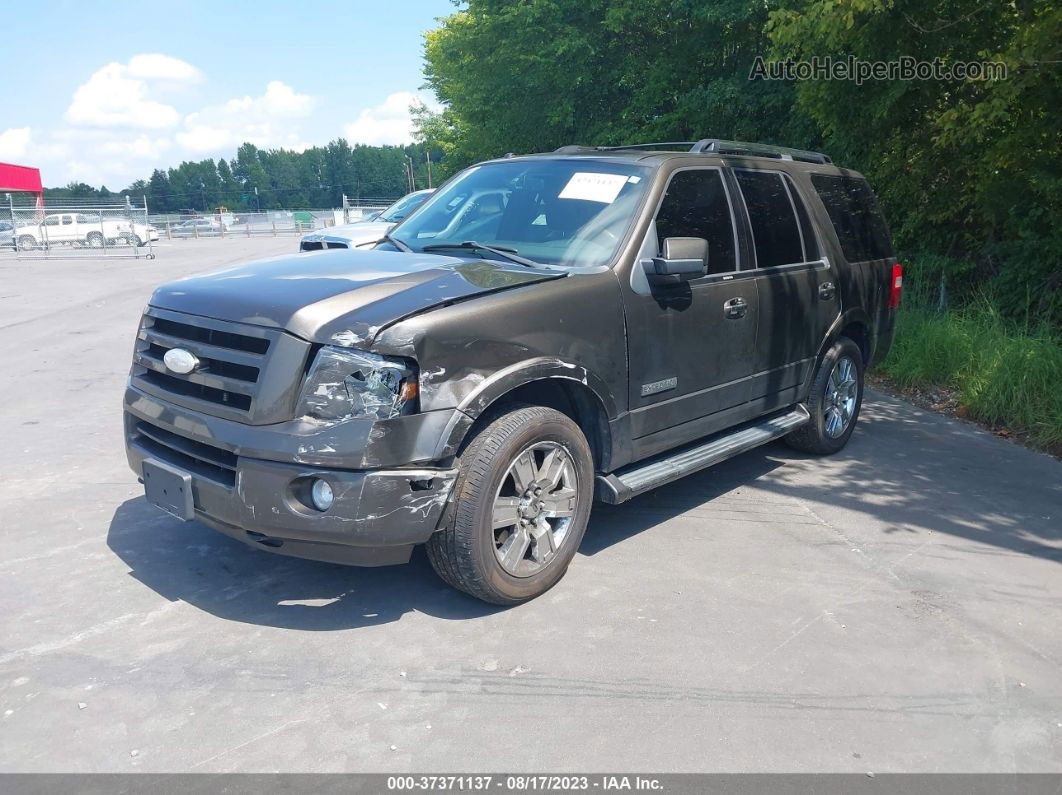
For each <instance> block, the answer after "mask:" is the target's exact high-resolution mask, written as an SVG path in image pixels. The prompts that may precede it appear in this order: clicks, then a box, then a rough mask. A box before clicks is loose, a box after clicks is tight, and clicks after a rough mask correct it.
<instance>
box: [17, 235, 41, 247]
mask: <svg viewBox="0 0 1062 795" xmlns="http://www.w3.org/2000/svg"><path fill="white" fill-rule="evenodd" d="M18 247H19V248H20V249H21V250H22V251H33V250H34V249H36V248H37V238H35V237H34V236H33V235H23V236H22V237H20V238H19V239H18Z"/></svg>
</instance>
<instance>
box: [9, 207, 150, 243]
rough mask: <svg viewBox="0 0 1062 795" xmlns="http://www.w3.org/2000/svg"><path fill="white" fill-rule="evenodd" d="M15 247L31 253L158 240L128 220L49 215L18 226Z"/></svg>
mask: <svg viewBox="0 0 1062 795" xmlns="http://www.w3.org/2000/svg"><path fill="white" fill-rule="evenodd" d="M14 236H15V240H16V241H17V243H18V247H19V248H20V249H23V250H33V249H36V248H44V247H48V246H55V245H59V244H68V245H78V246H89V247H91V248H103V247H104V246H116V245H130V244H133V245H136V246H142V245H144V244H145V243H146V242H147V241H149V240H158V239H159V233H158V230H157V229H155V227H153V226H148V225H146V224H141V223H137V222H135V221H132V220H130V219H129V218H121V217H107V216H104V217H101V216H100V214H99V213H91V212H89V213H72V212H71V213H52V214H50V215H46V216H44V218H43V219H42V220H41V222H40V223H24V224H18V225H17V226H16V227H15V230H14Z"/></svg>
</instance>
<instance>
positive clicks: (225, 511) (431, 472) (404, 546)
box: [125, 390, 457, 566]
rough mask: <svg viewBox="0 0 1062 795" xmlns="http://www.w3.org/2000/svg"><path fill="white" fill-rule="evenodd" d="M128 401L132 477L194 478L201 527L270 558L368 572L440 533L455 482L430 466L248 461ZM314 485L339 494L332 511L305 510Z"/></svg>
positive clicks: (216, 441)
mask: <svg viewBox="0 0 1062 795" xmlns="http://www.w3.org/2000/svg"><path fill="white" fill-rule="evenodd" d="M131 392H132V393H133V394H134V395H138V396H139V397H140V398H142V397H143V396H140V395H139V393H136V392H135V390H131ZM129 397H130V396H129V395H127V401H126V411H125V442H126V454H127V457H128V460H129V466H130V467H131V468H132V469H133V471H134V472H135V473H137V475H138V476H141V477H142V474H143V462H144V460H145V459H147V458H151V459H155V460H158V461H162V462H163V463H166V464H168V465H169V466H170V467H173V468H176V469H180V470H181V471H183V472H186V473H188V474H189V475H190V476H191V480H192V501H193V505H194V515H195V518H196V519H197V520H199V521H201V522H203V523H204V524H206V525H208V526H210V527H213V528H214V529H216V530H218V531H220V532H222V533H225V534H226V535H228V536H231V537H232V538H235V539H237V540H239V541H242V542H244V543H247V544H249V545H251V546H255V547H258V548H261V549H264V550H266V551H269V552H274V553H278V554H283V555H291V556H294V557H300V558H308V559H311V560H321V561H328V562H333V563H345V564H350V565H362V566H380V565H388V564H392V563H404V562H405V561H407V560H408V559H409V556H410V553H411V552H412V550H413V547H414V546H415V545H416V544H420V543H424V542H425V541H427V540H428V539H429V538H430V537H431V535H432V533H434V532H435V530H436V528H437V527H438V526H439V523H440V521H441V519H442V516H443V512H444V509H445V507H446V504H447V501H448V499H449V497H450V492H451V490H452V488H453V484H454V480H455V478H456V475H457V472H456V470H455V469H450V468H443V467H435V466H430V465H429V466H425V467H416V468H412V467H411V468H386V469H385V468H381V469H362V470H349V469H343V468H338V467H333V466H320V465H317V464H313V463H299V462H296V461H290V460H289V461H275V460H265V459H262V458H255V457H250V456H247V455H244V454H241V453H239V452H234V451H233V450H231V449H225V448H224V447H222V446H220V443H221V442H222V440H221V439H219V438H218V437H216V436H215V437H213V438H211V439H210V440H209V442H208V441H206V440H205V438H203V437H199V438H196V435H195V433H194V432H191V431H190V430H189V429H190V428H192V427H194V425H192V424H189V423H187V422H185V423H183V427H181V424H175V423H174V422H173V421H172V420H173V419H174V418H173V417H172V416H169V417H168V419H169V420H170V421H169V422H167V421H166V419H164V418H162V417H159V416H154V417H147V416H143V415H141V414H138V413H136V412H135V411H134V410H131V409H132V407H131V405H130V401H129ZM134 402H135V401H134ZM139 407H140V408H141V409H142V408H143V403H142V402H141V403H140V404H139ZM171 410H172V407H171ZM245 429H246V426H245ZM309 478H321V479H323V480H326V481H327V482H328V483H329V485H330V486H331V487H332V492H333V494H334V495H335V501H334V503H333V505H332V507H331V508H330V509H329V510H328V511H325V512H322V511H318V510H316V509H314V508H313V507H311V506H310V505H309V504H307V499H306V493H307V490H306V488H305V484H306V481H307V479H309ZM300 484H301V485H300Z"/></svg>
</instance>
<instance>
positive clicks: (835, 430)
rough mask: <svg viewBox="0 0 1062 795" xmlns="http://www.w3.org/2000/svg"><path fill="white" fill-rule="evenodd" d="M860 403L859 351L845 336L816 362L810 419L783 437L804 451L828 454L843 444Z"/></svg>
mask: <svg viewBox="0 0 1062 795" xmlns="http://www.w3.org/2000/svg"><path fill="white" fill-rule="evenodd" d="M862 405H863V352H862V351H861V350H859V346H858V345H856V344H855V343H854V342H852V340H850V339H848V337H841V338H839V339H838V340H837V342H835V343H834V344H833V345H832V346H831V347H830V349H829V350H828V351H827V352H826V355H825V356H823V357H822V361H821V362H820V363H819V369H818V371H817V372H816V373H815V381H814V383H813V384H812V385H811V394H810V395H809V396H808V401H807V409H808V412H809V413H810V414H811V421H810V422H808V423H807V424H806V425H802V426H801V427H800V428H798V429H797V430H795V431H793V432H792V433H791V434H789V435H788V436H787V437H786V441H787V442H788V443H789V444H790V446H792V447H794V448H796V449H797V450H802V451H804V452H806V453H815V454H816V455H829V454H830V453H836V452H837V451H838V450H840V449H841V448H842V447H844V446H845V445H846V444H848V439H849V437H851V435H852V431H853V430H854V429H855V424H856V420H858V419H859V409H860V407H861V406H862Z"/></svg>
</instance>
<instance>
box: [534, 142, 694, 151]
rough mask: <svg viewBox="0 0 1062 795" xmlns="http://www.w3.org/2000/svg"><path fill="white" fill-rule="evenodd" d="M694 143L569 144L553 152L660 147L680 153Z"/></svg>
mask: <svg viewBox="0 0 1062 795" xmlns="http://www.w3.org/2000/svg"><path fill="white" fill-rule="evenodd" d="M694 143H695V142H694V141H657V142H655V143H648V144H620V145H618V146H580V145H579V144H569V145H568V146H562V147H560V148H559V149H555V150H553V151H555V152H558V153H562V154H563V153H567V154H571V153H574V152H620V151H623V150H624V149H658V148H660V147H671V148H672V149H675V150H676V151H681V150H682V149H689V147H691V146H693V145H694Z"/></svg>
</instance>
